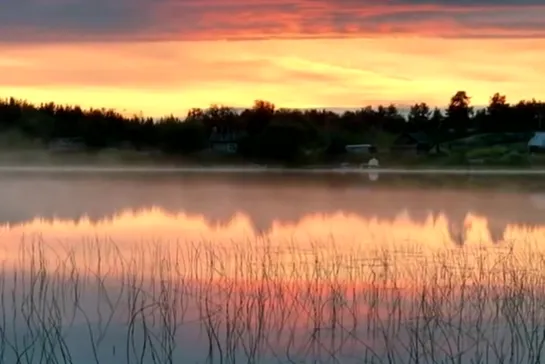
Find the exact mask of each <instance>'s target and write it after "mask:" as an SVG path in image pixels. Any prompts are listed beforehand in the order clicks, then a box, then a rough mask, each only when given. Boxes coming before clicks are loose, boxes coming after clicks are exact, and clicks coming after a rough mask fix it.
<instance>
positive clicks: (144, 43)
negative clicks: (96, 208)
mask: <svg viewBox="0 0 545 364" xmlns="http://www.w3.org/2000/svg"><path fill="white" fill-rule="evenodd" d="M544 59H545V3H544V2H543V0H517V1H515V0H495V1H492V0H471V1H470V0H458V1H453V0H390V1H388V0H384V1H378V0H335V1H333V0H328V1H324V0H275V1H272V0H251V1H250V0H230V1H226V0H115V1H112V0H93V1H88V0H3V1H1V2H0V97H9V96H15V97H17V98H23V99H27V100H29V101H33V102H40V101H56V102H59V103H70V104H79V105H82V106H84V107H90V106H93V107H108V108H110V107H113V108H116V109H118V110H119V111H122V112H124V113H129V114H131V113H139V112H143V113H144V114H145V115H150V116H160V115H164V114H169V113H174V114H175V115H180V116H183V115H184V114H185V112H186V111H187V109H189V108H190V107H206V106H208V105H210V104H211V103H220V104H227V105H229V106H235V107H245V106H249V105H251V104H252V102H253V100H255V99H258V98H260V99H266V100H269V101H272V102H274V103H275V104H276V105H277V106H280V107H339V108H350V107H360V106H364V105H368V104H371V105H377V104H380V103H390V102H393V103H395V104H399V105H409V104H412V103H414V102H417V101H426V102H428V103H430V104H432V105H435V106H443V105H444V104H446V103H447V102H448V99H449V98H450V96H451V95H452V94H454V93H455V92H456V91H457V90H466V91H467V92H468V93H469V95H470V96H472V97H473V99H472V102H473V103H474V104H476V105H479V104H486V103H487V102H488V100H489V97H490V96H491V95H492V94H493V93H494V92H497V91H499V92H501V93H505V94H507V96H508V100H511V101H518V100H520V99H530V98H537V99H545V86H544V84H543V82H544V80H545V64H544V63H543V60H544Z"/></svg>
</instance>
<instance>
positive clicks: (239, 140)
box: [0, 91, 545, 169]
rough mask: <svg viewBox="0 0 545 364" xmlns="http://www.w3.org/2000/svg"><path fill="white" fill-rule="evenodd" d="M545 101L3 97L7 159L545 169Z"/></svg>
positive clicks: (1, 131) (2, 159) (0, 126)
mask: <svg viewBox="0 0 545 364" xmlns="http://www.w3.org/2000/svg"><path fill="white" fill-rule="evenodd" d="M544 123H545V103H544V102H540V101H536V100H530V101H520V102H518V103H516V104H509V103H508V102H507V100H506V97H505V96H503V95H500V94H495V95H493V96H492V97H491V99H490V104H489V105H488V106H487V107H486V108H484V109H479V110H475V109H474V108H473V107H472V106H471V98H470V96H469V95H468V94H467V93H466V92H465V91H458V92H456V94H455V95H453V97H452V98H451V100H450V102H449V104H448V107H447V108H446V110H445V111H442V110H440V109H438V108H435V109H432V108H431V107H430V106H428V105H427V104H425V103H416V104H415V105H413V106H412V107H411V109H410V111H409V113H408V115H407V116H403V115H402V114H401V113H400V112H399V110H398V109H397V108H396V107H395V106H394V105H388V106H378V107H375V108H373V107H370V106H368V107H363V108H362V109H360V110H357V111H347V112H345V113H343V114H336V113H333V112H331V111H326V110H292V109H277V108H276V107H275V105H273V104H272V103H270V102H267V101H262V100H257V101H255V103H254V105H253V106H252V107H250V108H247V109H245V110H243V111H236V110H235V109H233V108H230V107H227V106H219V105H212V106H211V107H210V108H207V109H192V110H190V111H189V112H188V114H187V116H186V117H185V118H177V117H174V116H168V117H164V118H160V119H157V120H154V119H152V118H146V117H143V116H134V117H125V116H123V115H121V114H120V113H118V112H116V111H115V110H106V109H90V110H82V109H81V108H80V107H78V106H63V105H56V104H54V103H46V104H41V105H33V104H30V103H28V102H26V101H22V100H16V99H13V98H10V99H6V100H3V101H0V165H10V164H25V165H47V164H54V165H73V164H79V165H81V164H84V165H86V164H88V165H116V164H118V165H127V164H129V165H138V164H140V165H146V164H148V165H158V166H161V165H170V166H172V165H179V166H192V165H194V166H201V167H208V166H225V165H228V166H252V165H260V166H264V165H266V166H271V167H278V166H283V167H302V166H304V167H316V168H324V167H326V168H328V167H339V166H345V167H347V168H354V167H359V166H365V165H366V163H367V162H368V161H369V160H370V158H373V157H374V158H377V159H378V160H379V161H380V165H381V166H384V167H387V168H413V169H419V168H445V169H449V168H475V169H478V168H519V169H536V168H545V156H544V154H542V153H540V152H541V151H545V137H544V138H543V143H542V144H543V145H541V144H540V143H541V142H539V143H537V144H533V145H529V141H530V140H531V139H532V138H533V137H534V136H536V135H537V134H539V133H540V132H545V125H544Z"/></svg>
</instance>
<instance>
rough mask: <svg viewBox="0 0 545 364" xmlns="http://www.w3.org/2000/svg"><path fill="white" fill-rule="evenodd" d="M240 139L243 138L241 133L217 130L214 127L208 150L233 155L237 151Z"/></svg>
mask: <svg viewBox="0 0 545 364" xmlns="http://www.w3.org/2000/svg"><path fill="white" fill-rule="evenodd" d="M242 137H244V133H242V132H236V131H235V132H234V131H229V130H219V129H218V128H217V127H214V128H213V129H212V133H211V134H210V138H209V139H208V142H209V145H210V149H212V150H213V151H215V152H219V153H224V154H235V153H236V152H237V151H238V143H239V141H240V139H241V138H242Z"/></svg>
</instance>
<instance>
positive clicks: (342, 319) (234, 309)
mask: <svg viewBox="0 0 545 364" xmlns="http://www.w3.org/2000/svg"><path fill="white" fill-rule="evenodd" d="M0 202H1V204H0V234H1V237H2V239H0V263H1V269H2V278H1V280H0V301H1V302H0V307H1V309H2V310H1V312H0V362H2V363H32V364H34V363H77V364H82V363H83V364H87V363H89V364H90V363H94V364H110V363H112V364H113V363H115V364H117V363H127V364H129V363H130V364H133V363H142V364H147V363H158V364H161V363H234V362H236V363H239V362H240V363H242V362H247V363H303V362H304V363H306V362H312V363H383V362H393V363H415V364H416V363H447V362H448V363H455V362H456V363H470V362H471V363H500V362H505V363H507V362H509V363H514V362H517V363H518V362H520V363H540V362H541V361H542V358H541V354H542V353H543V347H544V345H545V269H544V268H545V254H544V253H545V177H540V176H502V177H499V176H493V175H488V176H464V175H460V176H440V175H427V176H419V175H412V176H407V175H395V174H389V175H380V176H379V175H378V174H376V173H371V174H368V173H362V174H359V175H358V174H348V175H343V174H339V173H329V174H328V173H322V174H316V173H314V174H305V173H275V174H266V173H254V174H244V173H238V174H230V173H217V174H213V173H206V174H199V173H179V174H176V173H170V174H160V175H159V174H153V173H143V172H142V173H132V174H123V173H116V174H101V173H56V174H48V173H46V172H41V173H8V172H3V173H0Z"/></svg>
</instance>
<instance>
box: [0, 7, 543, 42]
mask: <svg viewBox="0 0 545 364" xmlns="http://www.w3.org/2000/svg"><path fill="white" fill-rule="evenodd" d="M544 14H545V4H544V3H543V1H542V0H523V1H515V0H503V1H502V0H500V1H492V0H476V1H473V0H471V1H470V0H460V1H451V0H435V1H433V0H393V1H392V0H390V1H376V0H335V1H333V0H328V1H322V0H276V1H273V0H233V1H229V2H227V1H223V0H116V1H111V0H94V1H88V0H3V1H2V2H1V3H0V42H44V41H48V42H70V41H82V40H87V41H143V40H149V41H166V40H221V39H227V40H231V39H235V40H242V39H243V40H248V39H301V38H354V37H375V36H384V35H388V36H391V35H398V36H424V37H431V36H433V37H437V36H439V37H449V38H487V37H493V38H502V37H509V38H545V21H544V20H543V17H544Z"/></svg>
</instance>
